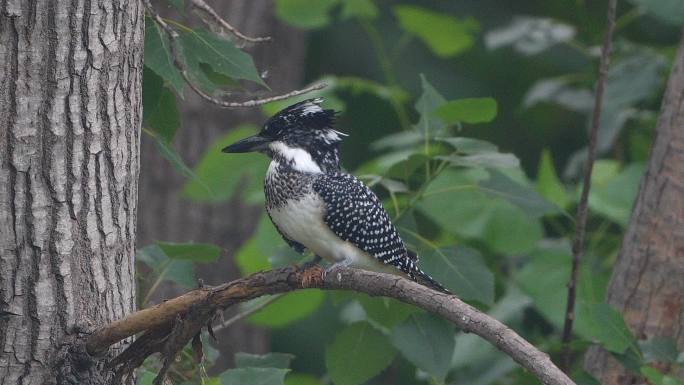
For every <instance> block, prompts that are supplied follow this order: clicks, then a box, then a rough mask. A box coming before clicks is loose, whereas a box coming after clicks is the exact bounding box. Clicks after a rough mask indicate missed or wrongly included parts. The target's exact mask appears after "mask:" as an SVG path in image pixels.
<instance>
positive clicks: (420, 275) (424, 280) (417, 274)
mask: <svg viewBox="0 0 684 385" xmlns="http://www.w3.org/2000/svg"><path fill="white" fill-rule="evenodd" d="M406 251H407V256H408V258H409V259H410V260H411V264H410V265H409V266H408V267H409V269H410V270H411V274H409V276H410V277H411V278H412V279H413V280H414V281H416V282H418V283H420V284H421V285H423V286H427V287H429V288H431V289H435V290H437V291H441V292H442V293H445V294H453V293H452V292H450V291H449V290H447V288H445V287H444V286H442V285H441V284H440V283H439V282H437V281H435V279H434V278H432V277H431V276H430V275H429V274H427V273H426V272H424V271H423V270H421V269H420V268H419V267H418V264H417V263H418V254H416V252H415V251H413V250H406Z"/></svg>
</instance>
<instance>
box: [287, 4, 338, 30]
mask: <svg viewBox="0 0 684 385" xmlns="http://www.w3.org/2000/svg"><path fill="white" fill-rule="evenodd" d="M337 3H339V0H316V1H310V0H276V2H275V11H276V16H277V17H278V18H279V19H280V20H282V21H284V22H286V23H288V24H291V25H294V26H295V27H299V28H304V29H314V28H321V27H325V26H326V25H328V24H329V23H330V20H331V19H330V11H332V8H333V7H334V6H335V5H336V4H337Z"/></svg>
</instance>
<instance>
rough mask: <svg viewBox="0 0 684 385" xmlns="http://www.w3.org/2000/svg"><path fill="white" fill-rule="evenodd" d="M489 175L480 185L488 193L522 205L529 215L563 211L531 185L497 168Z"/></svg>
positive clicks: (536, 215) (538, 215) (536, 216)
mask: <svg viewBox="0 0 684 385" xmlns="http://www.w3.org/2000/svg"><path fill="white" fill-rule="evenodd" d="M489 175H490V176H489V179H487V180H485V181H482V182H480V186H481V187H482V188H484V189H485V190H486V191H487V192H488V193H490V194H493V195H495V196H499V197H502V198H504V199H505V200H507V201H508V202H510V203H512V204H514V205H516V206H518V207H520V208H521V209H523V210H524V211H525V212H526V213H527V214H528V215H530V216H532V217H535V218H538V217H541V216H544V215H551V214H559V213H560V212H561V210H560V209H559V208H558V206H556V205H554V204H552V203H550V202H548V201H547V200H545V199H544V198H542V197H541V196H540V195H539V194H537V192H536V191H534V189H532V188H531V187H528V186H526V185H523V184H521V183H519V182H517V181H514V180H513V179H511V178H509V177H508V176H506V175H504V174H503V173H501V172H499V171H497V170H490V171H489Z"/></svg>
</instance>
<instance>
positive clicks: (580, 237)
mask: <svg viewBox="0 0 684 385" xmlns="http://www.w3.org/2000/svg"><path fill="white" fill-rule="evenodd" d="M616 8H617V0H609V1H608V16H607V26H606V35H605V36H604V38H603V46H602V47H601V60H600V62H599V71H598V79H597V80H596V94H595V95H594V112H593V116H592V122H591V132H590V134H589V149H588V151H587V162H586V163H585V164H584V179H583V181H582V195H581V197H580V201H579V204H578V205H577V214H576V222H577V224H576V227H575V239H574V240H573V243H572V270H571V272H570V280H569V281H568V285H567V286H568V302H567V304H566V309H565V324H564V325H563V337H562V339H561V341H562V344H563V351H562V352H561V367H562V368H563V370H564V371H565V372H567V371H568V370H569V368H570V362H571V354H570V338H571V337H572V324H573V321H574V319H575V295H576V287H577V275H578V273H579V265H580V262H581V259H582V249H583V248H584V236H585V234H586V231H587V228H586V227H587V206H588V202H589V190H590V189H591V174H592V171H593V168H594V160H595V159H596V135H597V132H598V129H599V124H600V122H601V105H602V104H603V91H604V90H605V87H606V79H607V77H608V65H609V64H610V50H611V46H612V41H613V31H614V29H615V12H616Z"/></svg>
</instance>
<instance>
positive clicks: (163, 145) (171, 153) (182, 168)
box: [143, 127, 211, 194]
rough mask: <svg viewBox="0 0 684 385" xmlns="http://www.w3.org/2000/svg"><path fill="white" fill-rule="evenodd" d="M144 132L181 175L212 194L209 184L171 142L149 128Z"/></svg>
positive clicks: (144, 129)
mask: <svg viewBox="0 0 684 385" xmlns="http://www.w3.org/2000/svg"><path fill="white" fill-rule="evenodd" d="M143 132H144V133H146V134H147V135H148V136H149V137H151V138H152V140H154V146H155V147H156V148H157V151H159V154H161V156H162V157H164V159H166V160H168V161H169V163H171V166H173V168H175V169H176V171H178V172H179V173H180V174H181V175H183V176H184V177H186V178H189V179H190V181H191V182H192V183H195V184H196V185H197V186H198V188H199V189H202V190H203V191H204V193H205V194H211V191H210V190H209V189H208V187H207V185H206V184H204V183H203V182H202V181H201V180H200V179H199V178H198V176H197V175H195V173H194V172H193V171H192V170H191V169H190V168H189V167H188V166H187V165H186V164H185V162H184V161H183V158H181V156H180V154H178V152H176V150H174V149H173V148H172V147H171V145H170V144H169V142H167V141H166V140H164V138H162V137H161V136H159V135H157V134H156V133H155V132H153V131H151V130H148V129H146V128H144V127H143Z"/></svg>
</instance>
